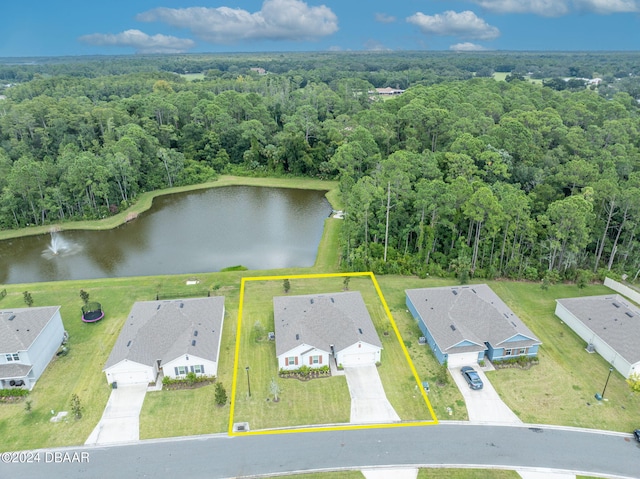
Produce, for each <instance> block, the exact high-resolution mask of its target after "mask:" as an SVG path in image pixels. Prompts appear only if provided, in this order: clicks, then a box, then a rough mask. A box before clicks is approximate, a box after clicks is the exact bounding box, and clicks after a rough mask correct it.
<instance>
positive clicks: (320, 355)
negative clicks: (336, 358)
mask: <svg viewBox="0 0 640 479" xmlns="http://www.w3.org/2000/svg"><path fill="white" fill-rule="evenodd" d="M319 357H320V364H322V354H321V355H320V356H319Z"/></svg>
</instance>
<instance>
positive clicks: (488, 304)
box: [406, 284, 541, 367]
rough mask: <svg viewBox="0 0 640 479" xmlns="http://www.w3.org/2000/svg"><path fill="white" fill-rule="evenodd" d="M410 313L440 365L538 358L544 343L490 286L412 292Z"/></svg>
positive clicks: (410, 290) (410, 291) (408, 300)
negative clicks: (521, 357)
mask: <svg viewBox="0 0 640 479" xmlns="http://www.w3.org/2000/svg"><path fill="white" fill-rule="evenodd" d="M406 295H407V300H406V303H407V307H408V308H409V311H411V314H412V315H413V317H414V318H415V319H416V320H417V321H418V326H419V327H420V330H421V331H422V333H423V334H424V337H425V338H426V340H427V343H428V344H429V346H431V349H432V350H433V352H434V353H435V355H436V357H437V358H438V361H440V364H444V363H445V362H446V363H447V364H448V365H449V366H450V367H456V366H463V365H465V364H474V363H477V362H478V361H481V360H483V359H484V358H485V357H486V358H487V359H489V360H504V359H509V358H513V357H518V356H535V355H536V354H537V353H538V347H539V346H540V344H541V342H540V340H539V339H538V338H536V337H535V335H534V334H533V333H532V332H531V331H530V330H529V328H527V327H526V326H525V325H524V323H523V322H522V321H521V320H520V318H518V317H517V316H516V315H515V313H514V312H513V311H511V309H509V307H508V306H507V305H506V304H504V302H503V301H502V300H501V299H500V298H499V297H498V295H496V294H495V293H494V292H493V290H492V289H491V288H489V286H487V285H486V284H476V285H472V286H455V287H442V288H422V289H408V290H406Z"/></svg>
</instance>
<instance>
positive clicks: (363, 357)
mask: <svg viewBox="0 0 640 479" xmlns="http://www.w3.org/2000/svg"><path fill="white" fill-rule="evenodd" d="M341 360H342V365H343V366H358V365H361V364H375V362H376V354H375V353H364V352H363V353H361V354H357V353H356V354H344V355H342V358H341Z"/></svg>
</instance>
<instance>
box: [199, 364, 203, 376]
mask: <svg viewBox="0 0 640 479" xmlns="http://www.w3.org/2000/svg"><path fill="white" fill-rule="evenodd" d="M200 372H201V373H202V374H204V364H201V365H200Z"/></svg>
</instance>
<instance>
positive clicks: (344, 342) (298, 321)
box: [273, 292, 382, 367]
mask: <svg viewBox="0 0 640 479" xmlns="http://www.w3.org/2000/svg"><path fill="white" fill-rule="evenodd" d="M273 304H274V323H275V333H276V355H277V356H278V358H279V365H280V367H283V365H285V364H284V361H283V358H285V357H286V356H287V355H288V354H290V352H291V351H293V350H296V351H297V350H298V349H297V348H300V352H301V353H302V349H304V348H314V349H317V350H318V351H319V352H321V354H322V356H323V358H324V357H327V359H328V356H329V355H330V354H337V353H338V352H339V351H342V350H344V349H345V348H348V347H350V346H352V345H353V344H357V343H363V344H364V343H366V344H369V345H371V346H372V347H374V348H378V349H382V343H381V342H380V338H379V337H378V334H377V332H376V330H375V327H374V325H373V322H372V321H371V317H370V316H369V312H368V310H367V308H366V305H365V304H364V300H363V299H362V295H361V294H360V293H359V292H343V293H329V294H319V295H302V296H278V297H275V298H273ZM285 366H289V365H288V364H286V365H285Z"/></svg>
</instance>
